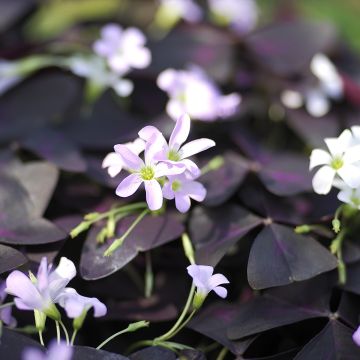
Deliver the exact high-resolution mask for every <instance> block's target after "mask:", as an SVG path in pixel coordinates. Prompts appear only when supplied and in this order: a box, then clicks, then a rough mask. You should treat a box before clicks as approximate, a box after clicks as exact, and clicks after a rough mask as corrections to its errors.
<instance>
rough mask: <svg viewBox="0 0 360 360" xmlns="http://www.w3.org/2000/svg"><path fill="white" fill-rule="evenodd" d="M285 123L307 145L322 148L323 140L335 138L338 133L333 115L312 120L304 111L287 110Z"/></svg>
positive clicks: (337, 124)
mask: <svg viewBox="0 0 360 360" xmlns="http://www.w3.org/2000/svg"><path fill="white" fill-rule="evenodd" d="M286 121H287V123H288V124H289V126H290V127H291V128H292V129H293V130H294V132H295V133H297V134H298V136H299V137H300V138H301V139H302V140H303V141H304V142H305V143H306V144H308V145H310V146H312V147H314V148H316V147H320V148H324V147H325V143H324V138H327V137H337V136H338V135H339V133H340V126H339V122H338V119H337V118H336V116H335V115H334V114H333V113H329V114H327V115H325V116H323V117H321V118H314V117H312V116H311V115H309V114H308V113H307V112H306V111H305V110H303V109H302V110H288V112H287V118H286Z"/></svg>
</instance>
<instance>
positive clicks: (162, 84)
mask: <svg viewBox="0 0 360 360" xmlns="http://www.w3.org/2000/svg"><path fill="white" fill-rule="evenodd" d="M176 78H177V71H176V70H174V69H167V70H164V71H163V72H162V73H160V75H159V76H158V78H157V80H156V83H157V86H158V87H159V88H160V89H161V90H164V91H170V90H171V89H172V88H173V87H174V85H175V84H176Z"/></svg>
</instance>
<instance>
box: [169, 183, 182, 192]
mask: <svg viewBox="0 0 360 360" xmlns="http://www.w3.org/2000/svg"><path fill="white" fill-rule="evenodd" d="M180 188H181V182H180V181H178V180H175V181H173V183H172V184H171V189H172V191H175V192H176V191H179V190H180Z"/></svg>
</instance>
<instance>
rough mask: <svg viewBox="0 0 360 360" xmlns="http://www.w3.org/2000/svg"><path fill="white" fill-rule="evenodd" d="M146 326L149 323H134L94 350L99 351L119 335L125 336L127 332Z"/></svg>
mask: <svg viewBox="0 0 360 360" xmlns="http://www.w3.org/2000/svg"><path fill="white" fill-rule="evenodd" d="M148 326H149V322H147V321H138V322H136V323H132V324H129V326H128V327H127V328H126V329H123V330H120V331H118V332H117V333H115V334H114V335H111V336H110V337H108V338H107V339H106V340H104V341H103V342H102V343H101V344H100V345H99V346H98V347H97V348H96V349H97V350H99V349H101V348H103V347H104V346H105V345H106V344H107V343H108V342H109V341H111V340H113V339H115V338H116V337H117V336H119V335H122V334H125V333H128V332H134V331H136V330H138V329H141V328H144V327H148ZM150 343H151V341H150Z"/></svg>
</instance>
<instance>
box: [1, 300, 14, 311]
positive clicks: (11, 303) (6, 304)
mask: <svg viewBox="0 0 360 360" xmlns="http://www.w3.org/2000/svg"><path fill="white" fill-rule="evenodd" d="M13 305H15V303H14V302H13V301H11V302H8V303H5V304H1V305H0V310H1V309H4V308H6V307H8V306H13Z"/></svg>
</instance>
